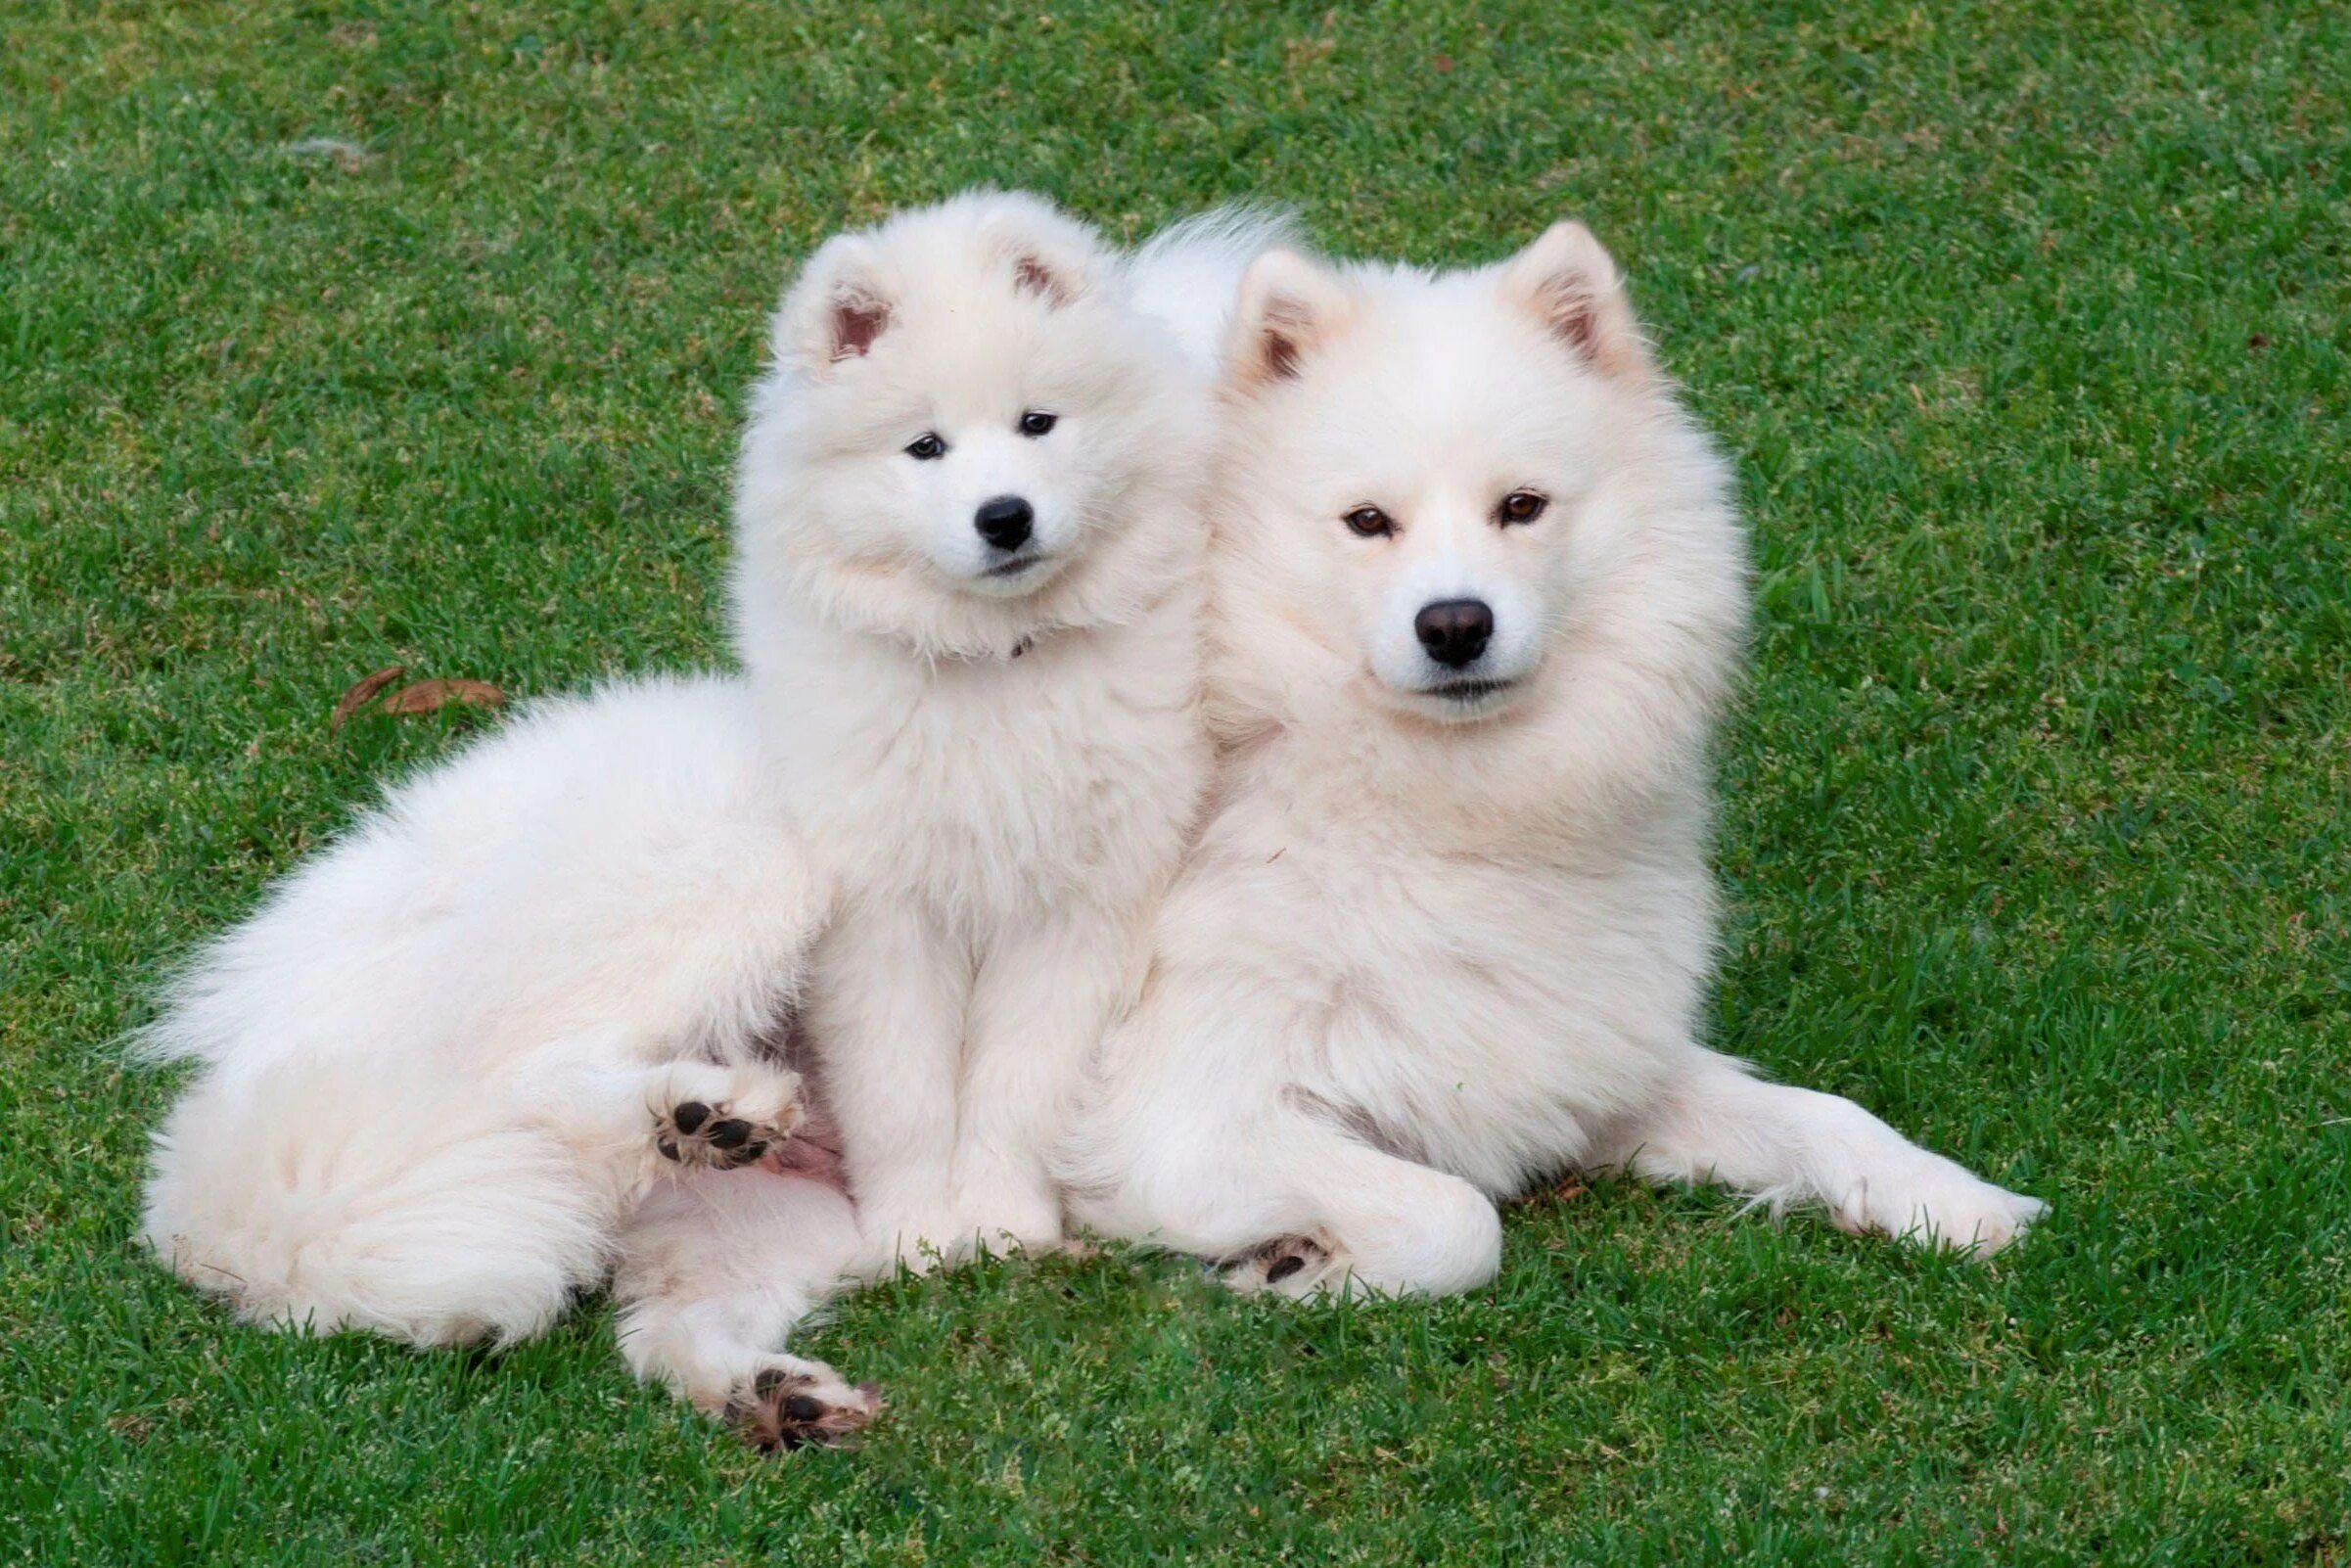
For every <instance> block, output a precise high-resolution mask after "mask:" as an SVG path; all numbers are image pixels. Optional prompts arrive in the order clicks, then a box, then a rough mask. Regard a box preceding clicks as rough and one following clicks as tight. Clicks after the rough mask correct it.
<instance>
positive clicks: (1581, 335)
mask: <svg viewBox="0 0 2351 1568" xmlns="http://www.w3.org/2000/svg"><path fill="white" fill-rule="evenodd" d="M1500 286H1501V292H1502V295H1503V297H1504V298H1505V299H1508V300H1514V301H1516V302H1517V303H1519V304H1521V305H1523V306H1524V307H1525V308H1526V309H1528V310H1530V311H1532V312H1534V314H1535V316H1536V318H1537V319H1538V320H1540V321H1541V322H1542V323H1543V324H1544V326H1545V327H1546V328H1548V329H1549V330H1550V333H1551V335H1552V336H1553V337H1555V338H1557V339H1558V340H1559V341H1560V342H1561V343H1563V344H1565V345H1566V346H1568V347H1569V348H1570V349H1572V350H1573V351H1574V352H1575V354H1576V356H1577V357H1578V358H1580V359H1582V360H1583V361H1584V362H1585V363H1586V364H1588V365H1590V366H1591V367H1592V368H1593V369H1594V370H1597V371H1598V372H1599V373H1600V374H1602V375H1604V376H1626V377H1632V376H1646V375H1647V374H1649V372H1650V369H1651V366H1650V363H1649V346H1648V345H1647V344H1646V343H1644V342H1642V341H1641V336H1640V324H1639V323H1638V322H1636V321H1635V320H1634V319H1633V304H1632V301H1631V300H1628V299H1626V297H1625V283H1624V279H1623V278H1622V277H1621V276H1620V275H1619V274H1618V272H1617V270H1616V263H1615V262H1614V261H1613V260H1611V259H1609V256H1608V253H1607V252H1606V251H1605V250H1603V249H1601V247H1600V242H1599V241H1597V240H1595V239H1593V238H1592V235H1591V230H1590V229H1588V228H1586V227H1585V226H1584V225H1583V224H1581V223H1564V222H1563V223H1554V224H1552V225H1551V226H1550V227H1549V228H1547V229H1545V230H1544V231H1543V236H1542V238H1540V239H1538V240H1537V241H1536V242H1535V243H1534V244H1533V245H1530V246H1528V247H1527V248H1526V249H1525V250H1523V251H1521V252H1519V253H1518V254H1516V255H1515V256H1512V257H1511V258H1510V259H1509V260H1508V261H1505V262H1503V263H1502V267H1501V274H1500Z"/></svg>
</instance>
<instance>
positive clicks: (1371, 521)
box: [1347, 506, 1396, 539]
mask: <svg viewBox="0 0 2351 1568" xmlns="http://www.w3.org/2000/svg"><path fill="white" fill-rule="evenodd" d="M1347 526H1348V527H1349V528H1350V529H1352V530H1355V531H1356V532H1357V533H1358V534H1360V535H1361V536H1362V537H1364V538H1366V539H1384V538H1386V537H1387V536H1388V535H1389V534H1391V533H1394V532H1395V531H1396V519H1394V518H1392V517H1390V516H1389V515H1388V514H1387V513H1385V512H1383V511H1381V510H1380V509H1379V508H1378V507H1376V506H1359V507H1357V508H1356V509H1355V510H1354V511H1352V512H1350V513H1348V514H1347Z"/></svg>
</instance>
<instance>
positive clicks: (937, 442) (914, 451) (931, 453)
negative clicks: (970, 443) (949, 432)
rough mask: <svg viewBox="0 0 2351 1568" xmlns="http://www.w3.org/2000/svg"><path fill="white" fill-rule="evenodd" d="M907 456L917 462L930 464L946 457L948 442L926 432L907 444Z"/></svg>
mask: <svg viewBox="0 0 2351 1568" xmlns="http://www.w3.org/2000/svg"><path fill="white" fill-rule="evenodd" d="M906 455H907V456H908V457H911V458H913V459H915V460H916V461H917V462H923V463H928V462H931V461H933V460H934V459H936V458H941V457H945V456H946V442H945V441H943V440H941V439H940V438H938V437H937V436H935V435H933V434H932V433H931V432H929V431H927V430H926V431H924V432H923V433H922V434H921V435H920V436H917V437H915V438H913V439H912V440H910V441H908V442H907V443H906Z"/></svg>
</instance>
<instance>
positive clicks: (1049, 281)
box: [983, 194, 1108, 306]
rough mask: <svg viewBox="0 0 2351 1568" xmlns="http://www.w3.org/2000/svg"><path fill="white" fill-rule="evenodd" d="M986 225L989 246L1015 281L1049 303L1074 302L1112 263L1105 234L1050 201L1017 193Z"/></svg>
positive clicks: (1003, 201) (1002, 203)
mask: <svg viewBox="0 0 2351 1568" xmlns="http://www.w3.org/2000/svg"><path fill="white" fill-rule="evenodd" d="M997 202H998V208H997V210H996V211H995V212H994V213H993V214H992V215H991V217H990V218H989V221H988V225H987V228H986V229H985V230H984V231H983V232H984V233H985V235H986V238H987V243H988V245H989V248H990V249H991V251H992V252H993V253H994V254H995V255H996V256H997V258H998V259H999V260H1000V261H1001V262H1002V263H1003V264H1004V265H1005V266H1007V267H1009V268H1011V270H1012V282H1013V285H1014V286H1015V287H1016V288H1018V289H1020V290H1021V291H1022V292H1023V293H1026V294H1033V295H1035V296H1037V298H1038V299H1039V300H1044V301H1045V303H1047V304H1049V305H1055V306H1060V305H1067V304H1074V303H1076V302H1077V301H1078V300H1082V299H1083V298H1084V297H1085V296H1086V295H1088V294H1090V293H1092V292H1093V289H1094V287H1095V285H1096V284H1097V283H1098V282H1099V281H1100V279H1101V278H1102V276H1103V274H1104V271H1105V269H1106V267H1107V265H1108V259H1107V253H1106V252H1105V251H1104V250H1103V248H1102V241H1101V238H1100V237H1099V236H1098V235H1096V234H1095V233H1094V231H1093V230H1092V229H1090V228H1088V227H1086V226H1085V225H1084V224H1083V223H1081V222H1079V221H1078V220H1077V219H1076V218H1073V217H1071V216H1069V215H1068V214H1067V213H1065V212H1063V211H1061V210H1060V209H1059V208H1055V207H1053V206H1052V205H1050V204H1049V203H1046V202H1042V201H1039V200H1037V198H1035V197H1030V196H1022V195H1018V194H1015V195H1012V196H1006V197H1002V198H998V199H997Z"/></svg>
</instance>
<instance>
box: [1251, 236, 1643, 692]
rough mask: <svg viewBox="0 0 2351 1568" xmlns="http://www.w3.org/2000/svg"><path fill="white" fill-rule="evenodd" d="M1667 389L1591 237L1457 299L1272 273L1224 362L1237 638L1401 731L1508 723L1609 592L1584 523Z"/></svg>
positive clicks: (1395, 282)
mask: <svg viewBox="0 0 2351 1568" xmlns="http://www.w3.org/2000/svg"><path fill="white" fill-rule="evenodd" d="M1654 380H1655V378H1654V373H1653V372H1652V370H1651V368H1650V362H1649V358H1648V353H1647V350H1646V348H1645V347H1644V346H1643V345H1642V343H1641V340H1640V335H1639V331H1638V328H1637V327H1636V324H1635V322H1634V319H1633V314H1632V311H1631V308H1630V306H1629V305H1628V303H1627V301H1626V300H1625V296H1624V290H1623V287H1622V284H1621V283H1620V281H1619V279H1618V276H1617V272H1616V268H1615V266H1614V264H1613V263H1612V262H1611V261H1610V260H1609V257H1608V255H1607V253H1606V252H1604V251H1603V250H1601V249H1600V247H1599V244H1598V242H1596V241H1595V240H1593V239H1592V237H1591V235H1590V233H1589V232H1588V231H1587V230H1585V229H1584V228H1583V227H1582V226H1581V225H1579V224H1573V223H1562V224H1559V225H1557V226H1555V227H1554V228H1552V229H1551V230H1550V231H1549V232H1547V233H1545V234H1544V236H1543V237H1542V238H1541V239H1539V240H1537V241H1536V242H1535V243H1534V244H1533V245H1531V246H1529V247H1528V248H1527V249H1526V250H1525V251H1523V252H1522V253H1520V254H1518V255H1517V256H1515V257H1513V258H1511V259H1510V260H1508V261H1506V262H1504V263H1502V264H1500V265H1498V266H1494V267H1488V268H1484V269H1480V270H1476V271H1470V272H1459V273H1450V274H1444V275H1432V274H1428V273H1424V272H1419V271H1415V270H1411V269H1406V268H1381V267H1351V268H1347V269H1343V270H1342V269H1335V268H1331V267H1328V266H1325V265H1322V264H1321V263H1319V262H1316V261H1314V260H1310V259H1308V258H1306V257H1304V256H1301V255H1298V254H1292V253H1286V252H1284V253H1274V254H1269V255H1267V256H1265V257H1263V258H1261V259H1260V260H1259V261H1258V263H1257V264H1256V266H1255V267H1254V268H1253V269H1252V270H1251V272H1250V273H1249V275H1248V278H1247V279H1246V281H1245V282H1244V284H1243V287H1242V292H1241V300H1240V302H1239V304H1238V306H1237V307H1236V311H1235V319H1234V324H1233V328H1232V334H1231V338H1230V341H1229V343H1228V345H1227V348H1226V354H1225V364H1224V386H1223V398H1224V402H1225V413H1226V428H1227V455H1228V465H1229V466H1228V470H1227V473H1226V476H1225V483H1226V484H1227V485H1228V486H1229V487H1230V490H1231V493H1232V497H1233V500H1234V501H1235V502H1236V503H1237V504H1232V505H1228V506H1227V507H1226V508H1225V509H1224V510H1225V512H1227V513H1228V514H1229V516H1228V517H1227V518H1226V520H1225V521H1224V523H1223V524H1222V535H1223V536H1222V537H1221V543H1220V548H1221V554H1222V568H1221V574H1220V598H1221V600H1222V601H1223V602H1224V603H1226V604H1227V606H1228V607H1229V613H1228V614H1226V616H1225V617H1224V621H1225V624H1224V626H1223V627H1222V637H1223V638H1224V639H1225V640H1226V641H1228V642H1231V641H1234V640H1236V639H1241V640H1245V639H1246V638H1247V637H1248V636H1249V635H1250V631H1251V627H1252V625H1259V626H1264V625H1270V624H1276V623H1279V624H1286V625H1288V626H1290V627H1292V628H1295V629H1299V630H1303V631H1304V632H1305V633H1306V634H1307V635H1309V636H1310V637H1311V638H1312V640H1313V641H1314V643H1315V644H1317V645H1319V646H1320V647H1321V648H1322V649H1323V650H1324V651H1325V652H1326V654H1327V655H1328V656H1329V658H1330V660H1331V661H1332V662H1334V663H1335V664H1337V665H1339V666H1341V667H1343V668H1344V669H1346V670H1348V671H1349V672H1350V677H1351V679H1352V680H1353V683H1354V685H1355V686H1356V687H1358V688H1360V689H1362V690H1365V691H1367V692H1368V693H1369V694H1370V695H1371V697H1372V699H1373V700H1374V701H1375V702H1376V703H1377V704H1379V705H1380V706H1382V707H1384V708H1386V709H1388V710H1390V711H1393V712H1398V713H1403V714H1408V715H1416V716H1418V717H1422V718H1429V719H1436V720H1439V721H1441V722H1445V723H1471V722H1477V721H1480V720H1485V719H1490V718H1493V717H1495V716H1496V715H1501V714H1504V713H1506V712H1508V711H1510V710H1511V709H1512V708H1513V707H1514V706H1515V705H1516V704H1518V703H1519V702H1521V701H1522V700H1523V699H1525V698H1526V697H1527V696H1528V694H1529V693H1531V692H1532V691H1534V690H1536V689H1537V688H1538V687H1539V685H1540V682H1541V677H1542V676H1543V674H1544V669H1545V666H1546V662H1547V661H1548V660H1549V658H1550V656H1551V654H1552V652H1553V650H1554V648H1555V647H1556V646H1557V644H1558V642H1559V641H1560V638H1561V636H1562V632H1563V628H1564V627H1565V626H1567V625H1568V624H1569V623H1570V622H1571V621H1572V619H1573V614H1574V610H1575V607H1576V603H1577V599H1578V594H1579V591H1580V587H1581V585H1582V582H1583V580H1584V579H1585V578H1586V577H1588V576H1590V574H1592V573H1593V572H1595V571H1597V570H1599V569H1600V564H1601V561H1602V558H1603V557H1604V555H1605V553H1606V550H1607V547H1608V540H1607V539H1606V538H1605V537H1602V536H1601V535H1603V534H1604V533H1605V532H1606V531H1607V524H1606V523H1605V522H1604V521H1601V520H1594V519H1593V518H1590V517H1588V516H1587V515H1586V514H1587V507H1586V504H1585V503H1586V501H1587V498H1588V497H1589V496H1590V494H1591V493H1592V491H1593V489H1594V487H1595V485H1596V484H1598V483H1599V482H1600V481H1601V480H1602V478H1603V477H1604V476H1605V474H1606V472H1607V470H1608V468H1609V466H1610V465H1611V463H1612V462H1613V461H1615V454H1614V453H1613V451H1612V443H1613V441H1614V440H1615V438H1616V434H1617V433H1618V432H1619V431H1621V429H1622V428H1623V426H1624V423H1625V421H1626V419H1627V418H1628V417H1630V416H1631V415H1632V414H1633V412H1634V411H1635V410H1636V408H1637V405H1638V404H1639V403H1640V401H1641V400H1642V399H1643V398H1644V397H1646V396H1648V395H1650V392H1651V389H1652V387H1653V384H1654ZM1249 657H1250V654H1249V651H1248V650H1247V649H1246V648H1245V647H1239V646H1234V647H1232V648H1231V650H1230V658H1231V659H1232V660H1237V661H1246V660H1247V659H1248V658H1249Z"/></svg>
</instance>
